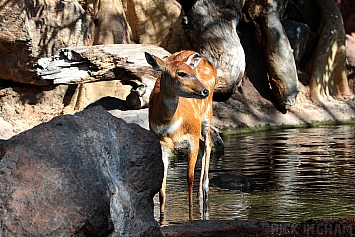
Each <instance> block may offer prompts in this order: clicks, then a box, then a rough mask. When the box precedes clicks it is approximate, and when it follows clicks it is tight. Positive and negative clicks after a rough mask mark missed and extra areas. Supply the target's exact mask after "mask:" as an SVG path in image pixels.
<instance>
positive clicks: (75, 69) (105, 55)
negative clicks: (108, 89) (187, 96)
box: [34, 44, 170, 109]
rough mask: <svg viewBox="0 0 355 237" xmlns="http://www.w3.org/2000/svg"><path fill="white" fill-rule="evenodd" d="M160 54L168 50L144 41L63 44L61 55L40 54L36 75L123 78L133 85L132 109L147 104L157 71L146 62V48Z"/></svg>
mask: <svg viewBox="0 0 355 237" xmlns="http://www.w3.org/2000/svg"><path fill="white" fill-rule="evenodd" d="M145 51H147V52H150V53H153V54H155V55H157V56H159V57H161V58H164V57H166V56H169V54H170V53H169V52H168V51H166V50H164V49H163V48H161V47H158V46H154V45H145V44H111V45H96V46H82V47H74V48H64V49H61V50H60V53H59V55H56V56H52V57H50V58H41V59H39V60H38V62H37V63H36V64H35V66H34V67H35V68H36V75H37V77H38V78H40V79H41V80H48V81H51V83H53V84H85V83H88V82H95V81H103V80H121V81H122V84H129V85H131V86H132V90H131V94H130V95H128V96H127V97H126V103H127V107H128V108H129V109H139V108H142V107H146V106H147V105H148V102H149V95H150V92H151V90H152V89H153V87H154V83H155V80H156V78H157V77H158V72H156V71H154V70H152V68H151V67H150V66H149V64H148V63H147V62H146V60H145V57H144V52H145Z"/></svg>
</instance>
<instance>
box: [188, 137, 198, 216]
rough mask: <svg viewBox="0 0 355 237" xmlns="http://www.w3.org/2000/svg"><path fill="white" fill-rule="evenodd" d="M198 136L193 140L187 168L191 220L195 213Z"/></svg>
mask: <svg viewBox="0 0 355 237" xmlns="http://www.w3.org/2000/svg"><path fill="white" fill-rule="evenodd" d="M198 143H199V140H198V138H197V139H195V141H193V144H192V145H191V146H190V147H189V160H188V162H189V164H188V169H187V183H188V185H189V219H190V221H192V220H193V217H192V213H193V198H192V194H193V183H194V174H195V165H196V161H197V155H198V145H199V144H198Z"/></svg>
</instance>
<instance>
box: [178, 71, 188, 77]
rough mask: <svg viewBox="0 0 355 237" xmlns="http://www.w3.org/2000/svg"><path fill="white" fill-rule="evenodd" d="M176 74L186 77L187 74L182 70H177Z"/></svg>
mask: <svg viewBox="0 0 355 237" xmlns="http://www.w3.org/2000/svg"><path fill="white" fill-rule="evenodd" d="M177 74H178V76H179V77H186V76H187V74H186V73H184V72H177Z"/></svg>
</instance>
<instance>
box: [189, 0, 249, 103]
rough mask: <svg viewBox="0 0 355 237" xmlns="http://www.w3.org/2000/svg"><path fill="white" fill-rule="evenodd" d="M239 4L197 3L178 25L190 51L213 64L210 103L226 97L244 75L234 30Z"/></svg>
mask: <svg viewBox="0 0 355 237" xmlns="http://www.w3.org/2000/svg"><path fill="white" fill-rule="evenodd" d="M243 5H244V0H238V1H224V2H223V1H211V0H198V1H196V2H195V3H194V5H193V6H192V8H191V10H190V11H189V13H188V15H187V16H186V17H185V18H184V20H183V22H182V25H183V29H184V30H185V33H186V36H187V38H188V39H189V42H190V44H191V46H192V49H193V50H194V51H197V52H199V53H201V54H202V55H204V56H206V57H208V58H210V59H211V60H212V61H213V62H214V63H215V65H217V68H218V69H217V75H218V82H217V85H216V87H215V90H214V95H213V98H214V100H224V99H227V98H229V96H230V95H231V94H232V93H233V92H234V89H235V87H236V85H237V84H238V83H239V82H240V81H241V80H242V77H243V76H244V71H245V54H244V50H243V47H242V45H241V43H240V40H239V36H238V34H237V31H236V30H237V25H238V23H239V22H240V20H241V14H240V12H241V10H242V7H243Z"/></svg>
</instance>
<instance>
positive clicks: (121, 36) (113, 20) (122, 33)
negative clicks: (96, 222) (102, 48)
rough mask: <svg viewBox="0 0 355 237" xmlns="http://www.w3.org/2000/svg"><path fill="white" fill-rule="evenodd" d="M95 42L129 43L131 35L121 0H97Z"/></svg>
mask: <svg viewBox="0 0 355 237" xmlns="http://www.w3.org/2000/svg"><path fill="white" fill-rule="evenodd" d="M95 8H96V14H95V15H96V18H97V20H98V24H97V30H96V34H95V41H94V44H128V43H129V42H130V36H129V31H128V25H127V20H126V17H125V14H124V10H123V6H122V2H121V0H96V2H95Z"/></svg>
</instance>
